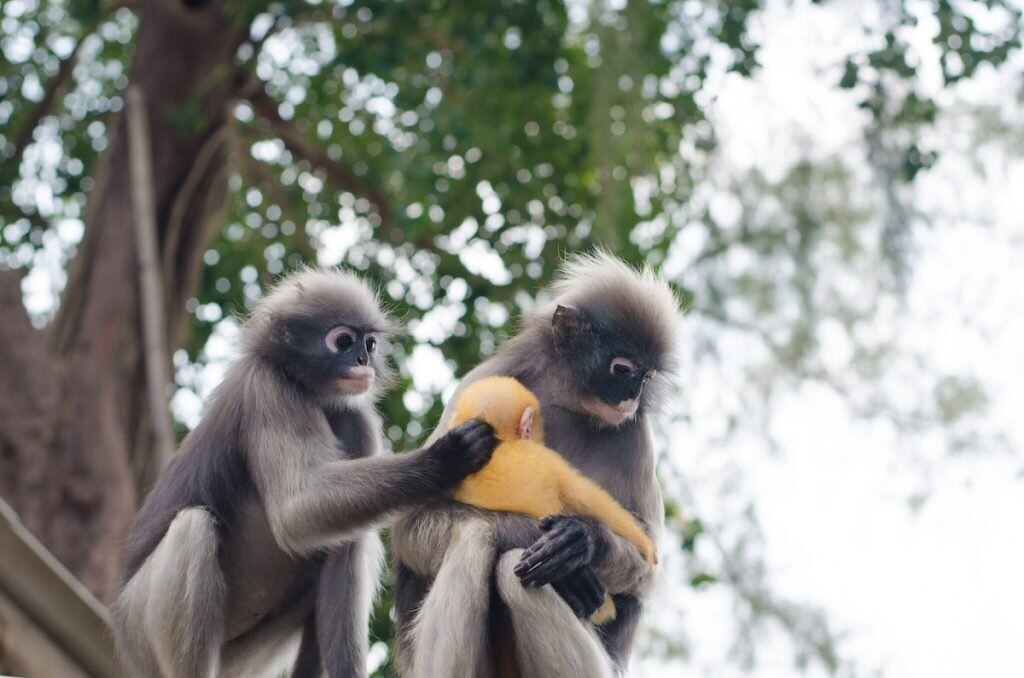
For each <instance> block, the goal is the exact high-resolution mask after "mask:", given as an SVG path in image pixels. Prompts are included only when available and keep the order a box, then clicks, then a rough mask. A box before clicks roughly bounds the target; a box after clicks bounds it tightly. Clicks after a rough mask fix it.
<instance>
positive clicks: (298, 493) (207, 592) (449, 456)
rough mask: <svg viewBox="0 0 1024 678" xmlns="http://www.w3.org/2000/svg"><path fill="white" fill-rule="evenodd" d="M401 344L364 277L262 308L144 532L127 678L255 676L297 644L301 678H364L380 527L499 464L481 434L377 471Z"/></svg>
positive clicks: (129, 557) (303, 288)
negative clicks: (382, 404) (382, 400)
mask: <svg viewBox="0 0 1024 678" xmlns="http://www.w3.org/2000/svg"><path fill="white" fill-rule="evenodd" d="M395 329H396V326H395V323H394V322H393V321H392V320H391V319H390V318H389V317H388V316H387V315H386V314H385V313H384V312H382V311H381V309H380V305H379V303H378V300H377V297H376V295H375V294H374V293H373V292H372V291H371V290H370V288H369V287H367V286H366V284H365V283H363V282H362V281H361V280H360V279H358V278H357V277H355V276H353V275H350V274H347V273H343V272H340V271H335V270H315V269H310V270H305V271H302V272H299V273H297V274H295V275H292V276H290V277H288V278H286V279H285V280H283V281H282V282H281V283H280V284H278V285H277V287H276V288H275V289H274V290H273V291H271V292H270V293H269V294H268V295H267V296H266V297H264V298H263V299H262V300H261V301H260V302H259V303H258V304H257V306H256V308H255V309H254V311H253V313H252V316H251V317H250V318H249V319H248V321H247V322H246V323H245V325H244V327H243V329H242V338H243V354H242V356H241V357H240V358H239V359H238V360H237V361H236V362H235V363H234V364H233V365H232V366H231V368H230V369H229V370H228V373H227V375H226V376H225V378H224V381H223V382H222V383H221V385H220V386H218V387H217V389H216V391H215V392H214V394H213V396H212V398H211V400H210V402H209V403H207V408H206V412H205V414H204V415H203V418H202V420H201V421H200V423H199V425H198V426H197V427H196V429H195V430H194V431H192V433H190V434H189V435H188V436H187V437H186V438H185V440H184V442H183V443H182V446H181V450H180V451H179V453H178V454H177V455H176V456H175V458H174V459H173V461H172V462H171V464H170V465H169V466H168V468H167V470H166V471H165V472H164V474H163V475H162V476H161V477H160V478H159V479H158V481H157V483H156V484H155V485H154V487H153V489H152V491H151V492H150V493H149V496H148V497H147V498H146V501H145V503H144V504H143V506H142V508H141V509H140V511H139V514H138V516H137V518H136V521H135V524H134V527H133V530H132V534H131V539H130V541H129V543H128V546H127V550H126V554H125V555H126V557H125V577H124V586H123V588H122V590H121V592H120V595H119V596H118V598H117V601H116V602H115V604H114V606H113V621H114V629H115V636H116V642H117V647H118V651H119V653H120V656H121V658H122V661H123V663H124V665H125V668H126V669H127V670H128V673H129V675H132V676H146V677H147V678H150V677H160V676H164V677H167V678H192V677H195V676H204V677H205V676H221V675H235V676H249V675H255V674H256V672H257V671H258V669H260V668H265V662H266V661H267V660H268V658H269V657H270V656H273V655H274V654H280V653H281V652H282V648H284V647H287V646H288V643H289V642H291V641H293V639H295V638H296V637H297V636H299V635H300V634H301V642H300V644H299V651H298V656H297V658H296V659H295V664H294V675H297V676H313V675H322V674H324V673H326V674H327V675H330V676H345V677H349V676H363V675H365V674H366V652H367V624H368V619H369V614H370V607H371V603H372V598H373V595H374V592H375V591H376V586H377V581H378V575H379V571H380V563H381V554H382V548H381V544H380V540H379V538H378V537H377V534H376V532H375V528H376V527H379V526H380V525H381V524H383V523H385V522H387V521H390V520H392V519H393V518H394V517H395V516H396V515H397V514H398V513H399V512H401V511H403V510H406V509H409V508H411V507H414V506H417V505H420V504H423V503H424V502H428V501H435V500H438V499H440V498H441V497H442V496H443V495H444V494H445V493H446V492H447V491H448V490H450V489H451V488H452V487H453V486H454V485H455V484H456V483H458V482H459V481H460V480H461V479H462V478H463V477H465V476H466V475H467V474H469V473H472V472H473V471H476V470H477V469H479V468H481V467H482V466H483V465H484V464H485V463H486V462H487V461H488V459H489V458H490V455H491V452H492V450H493V448H494V444H495V441H494V438H493V435H492V433H491V429H490V427H489V426H487V425H485V424H481V423H480V422H470V423H468V424H467V425H465V426H461V427H459V428H457V429H455V430H454V431H452V432H451V433H450V434H448V435H446V436H444V437H441V438H439V439H437V440H436V441H433V442H432V443H431V444H430V445H429V446H426V447H424V448H423V449H421V450H418V451H415V452H410V453H407V454H401V455H385V454H382V435H381V421H380V418H379V417H378V416H377V413H376V412H375V411H374V400H375V399H376V397H377V396H378V395H379V393H380V392H381V389H382V387H384V386H386V385H387V384H389V383H390V382H391V376H390V372H389V369H388V367H387V365H386V363H385V361H384V360H383V359H382V358H381V357H380V351H379V345H380V342H382V341H383V340H384V339H385V338H386V337H387V336H388V335H389V334H391V333H392V332H394V331H395Z"/></svg>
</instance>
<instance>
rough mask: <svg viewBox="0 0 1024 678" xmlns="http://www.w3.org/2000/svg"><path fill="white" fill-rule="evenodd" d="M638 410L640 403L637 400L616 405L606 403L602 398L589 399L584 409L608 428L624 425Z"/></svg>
mask: <svg viewBox="0 0 1024 678" xmlns="http://www.w3.org/2000/svg"><path fill="white" fill-rule="evenodd" d="M638 408H639V401H638V400H636V399H634V400H623V401H622V402H620V403H618V404H616V405H612V404H610V403H606V402H605V401H603V400H601V399H600V398H588V399H586V400H584V401H583V409H585V410H586V411H587V412H589V413H590V414H592V415H593V416H595V417H597V418H598V419H600V420H601V421H602V422H604V423H605V424H607V425H608V426H619V425H620V424H624V423H625V422H627V421H629V420H630V419H632V418H633V417H634V416H635V415H636V411H637V409H638Z"/></svg>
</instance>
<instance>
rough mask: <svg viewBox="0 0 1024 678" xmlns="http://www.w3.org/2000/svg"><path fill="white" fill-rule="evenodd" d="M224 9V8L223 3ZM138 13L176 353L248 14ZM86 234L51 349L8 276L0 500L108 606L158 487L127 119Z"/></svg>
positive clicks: (224, 163) (213, 227) (158, 3)
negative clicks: (143, 505)
mask: <svg viewBox="0 0 1024 678" xmlns="http://www.w3.org/2000/svg"><path fill="white" fill-rule="evenodd" d="M225 5H228V6H225ZM247 5H248V7H247V8H246V9H244V10H243V9H242V8H241V7H240V6H237V7H235V11H231V6H230V3H226V2H221V1H216V0H211V1H209V2H202V1H199V0H148V1H147V2H143V3H140V6H139V12H140V19H139V28H138V33H137V36H136V53H135V57H134V60H133V63H132V68H131V73H130V77H129V83H130V85H131V86H137V87H139V88H140V89H141V90H142V92H143V94H144V98H145V101H146V104H147V115H148V120H149V129H150V134H151V142H152V154H153V189H154V196H155V200H156V208H157V240H158V243H157V244H158V248H159V258H160V261H161V262H162V270H161V276H162V282H163V290H164V293H165V296H166V308H167V314H168V319H167V320H168V323H167V333H168V337H167V345H168V346H170V347H172V349H173V348H174V347H178V346H180V345H181V344H182V342H183V339H184V332H185V330H186V329H187V327H188V324H187V314H186V311H185V301H186V300H187V299H188V298H189V297H190V296H193V295H194V294H195V288H196V285H197V283H198V279H199V274H200V271H201V261H202V253H203V252H204V250H205V249H206V247H207V246H208V245H209V243H210V240H211V238H212V236H213V235H214V234H215V233H216V232H217V228H218V227H219V225H220V222H221V220H222V214H223V208H224V206H225V204H226V197H227V190H228V189H227V177H228V172H229V169H230V155H231V154H230V149H231V143H230V141H231V136H232V135H231V128H230V120H231V107H232V105H233V103H234V100H235V96H236V94H237V91H238V88H239V85H240V83H241V82H242V80H243V75H244V74H243V73H242V72H241V69H240V67H239V66H237V65H236V64H235V54H236V52H237V49H238V47H239V46H240V44H241V43H242V42H243V41H244V40H245V39H247V37H248V17H249V16H251V15H250V14H247V12H252V11H253V8H252V3H247ZM93 176H94V188H93V190H92V192H91V194H90V195H89V200H88V206H87V211H86V219H85V221H86V229H85V235H84V238H83V241H82V243H81V245H80V246H79V253H78V255H77V257H76V258H75V260H74V261H73V262H72V265H71V267H70V269H69V272H68V283H67V288H66V291H65V296H64V299H63V300H62V304H61V308H60V310H59V312H58V316H57V318H56V319H55V321H54V323H53V324H52V326H51V327H50V328H49V337H48V338H47V339H48V340H46V341H41V339H42V337H40V336H39V335H40V333H39V332H38V331H37V330H35V329H34V328H32V326H31V324H30V323H29V322H28V319H27V317H26V316H25V313H24V310H23V309H22V308H21V306H20V304H21V293H20V287H19V284H18V282H19V281H18V278H17V276H16V275H15V274H12V273H10V272H8V273H0V304H2V306H3V309H4V310H3V317H4V322H3V323H0V355H2V356H4V360H0V384H3V385H4V388H3V391H2V392H0V492H2V493H3V495H4V497H5V498H6V499H7V500H8V501H9V503H11V504H12V505H13V506H14V507H15V509H16V510H17V511H18V512H19V514H20V515H21V517H22V520H23V521H24V522H25V524H26V526H27V527H28V528H29V529H30V530H32V532H33V533H35V534H36V536H38V537H39V539H40V540H41V541H42V542H43V543H44V544H45V545H46V546H47V547H48V548H49V549H50V550H51V551H52V552H53V553H54V554H55V555H56V556H57V557H58V558H59V559H60V560H61V561H62V562H63V563H64V564H65V565H66V566H67V567H68V568H69V569H70V570H71V571H72V572H73V573H74V574H75V575H76V576H78V577H79V578H80V579H81V580H82V582H83V583H85V585H86V586H87V587H89V588H90V589H91V590H92V591H93V592H94V593H95V594H96V595H97V597H98V598H100V600H103V601H105V602H109V601H110V599H111V597H112V595H113V593H114V592H115V590H116V587H117V584H118V580H119V573H120V569H121V545H122V543H123V540H124V538H125V536H126V534H127V531H128V528H129V525H130V522H131V519H132V516H133V515H134V513H135V509H136V505H137V502H138V499H139V497H140V495H141V493H142V491H143V490H144V489H145V487H144V485H145V483H146V482H147V480H148V479H149V478H150V476H151V475H152V469H151V468H150V461H149V460H150V458H151V448H152V434H151V432H150V426H149V423H148V421H149V418H150V413H149V412H148V411H147V399H146V396H145V393H146V391H145V387H146V370H145V363H144V360H143V348H142V346H143V344H142V326H141V315H140V306H139V305H140V294H139V290H138V287H137V285H136V281H137V279H138V277H137V274H136V266H137V257H136V247H135V239H134V234H133V224H132V219H133V216H132V215H133V212H132V200H131V193H130V190H131V181H130V179H131V164H130V159H129V153H128V138H127V134H126V133H125V120H124V117H123V115H118V116H117V118H116V119H115V120H113V121H112V123H111V125H110V128H109V145H108V150H107V152H106V154H105V155H104V157H103V158H102V159H101V160H100V161H99V163H98V167H97V168H96V171H95V172H94V175H93Z"/></svg>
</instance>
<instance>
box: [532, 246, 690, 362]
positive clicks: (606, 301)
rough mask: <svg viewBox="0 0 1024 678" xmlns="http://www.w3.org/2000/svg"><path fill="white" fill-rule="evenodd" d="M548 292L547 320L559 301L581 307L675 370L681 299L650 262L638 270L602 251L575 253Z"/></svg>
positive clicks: (581, 309)
mask: <svg viewBox="0 0 1024 678" xmlns="http://www.w3.org/2000/svg"><path fill="white" fill-rule="evenodd" d="M550 290H551V293H552V295H553V297H554V298H553V299H552V302H551V304H550V307H549V308H547V309H546V311H545V314H544V317H545V318H546V319H550V318H551V314H552V312H553V311H554V310H555V308H556V307H557V306H559V305H561V306H571V307H574V308H577V309H579V310H580V311H582V312H583V313H584V314H585V315H586V316H588V317H589V318H591V319H592V320H598V321H603V322H607V323H610V324H611V325H612V326H613V327H611V328H609V329H614V330H615V331H616V332H617V333H619V334H621V335H622V336H624V337H628V338H630V339H631V340H632V341H633V342H634V343H637V344H641V345H642V346H644V347H646V348H648V349H650V350H652V351H653V352H654V353H656V354H657V355H658V357H659V359H660V360H659V362H660V364H659V366H658V369H659V370H662V371H667V372H672V371H673V370H674V369H675V368H676V360H677V356H676V352H677V347H676V337H677V336H678V331H679V327H678V326H679V299H678V298H677V297H676V295H675V293H674V292H673V291H672V288H671V287H669V285H668V283H666V282H665V280H664V279H662V278H661V276H659V275H658V274H657V273H655V272H654V270H653V269H652V268H650V267H649V266H645V267H644V268H643V269H641V270H636V269H634V268H632V267H631V266H629V265H628V264H626V263H625V262H624V261H622V260H621V259H619V258H618V257H615V256H613V255H611V254H609V253H608V252H605V251H604V250H595V251H594V252H590V253H586V254H576V255H573V256H571V257H569V258H568V259H567V260H566V261H565V262H564V263H563V264H562V267H561V268H560V269H559V272H558V275H557V277H556V278H555V280H554V282H552V283H551V286H550Z"/></svg>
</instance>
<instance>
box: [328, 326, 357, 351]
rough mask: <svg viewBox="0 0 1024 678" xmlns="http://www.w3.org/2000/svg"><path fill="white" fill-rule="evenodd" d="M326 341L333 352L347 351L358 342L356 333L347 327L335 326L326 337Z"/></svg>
mask: <svg viewBox="0 0 1024 678" xmlns="http://www.w3.org/2000/svg"><path fill="white" fill-rule="evenodd" d="M324 343H325V344H327V350H328V351H330V352H331V353H337V352H338V351H346V350H348V349H349V348H351V347H352V344H354V343H356V334H355V332H353V331H352V330H350V329H349V328H347V327H340V326H339V327H335V328H334V329H333V330H331V331H330V332H328V333H327V336H326V337H324Z"/></svg>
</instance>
